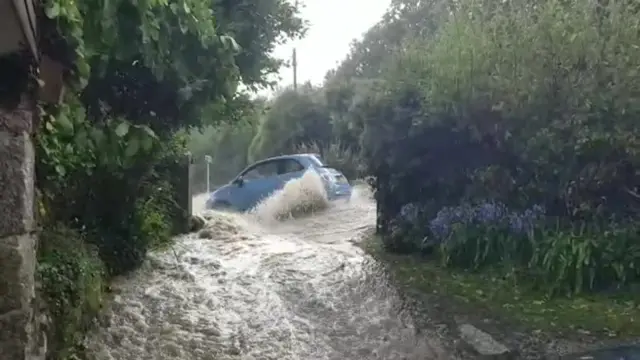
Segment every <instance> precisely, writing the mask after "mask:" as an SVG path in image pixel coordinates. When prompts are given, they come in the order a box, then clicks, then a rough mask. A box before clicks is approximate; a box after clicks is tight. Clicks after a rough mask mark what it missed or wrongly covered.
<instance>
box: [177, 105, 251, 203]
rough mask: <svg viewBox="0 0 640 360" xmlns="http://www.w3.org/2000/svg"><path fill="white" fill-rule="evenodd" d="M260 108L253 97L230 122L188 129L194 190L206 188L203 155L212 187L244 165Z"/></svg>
mask: <svg viewBox="0 0 640 360" xmlns="http://www.w3.org/2000/svg"><path fill="white" fill-rule="evenodd" d="M262 111H263V105H262V101H261V100H257V101H255V102H254V103H253V104H251V106H250V108H249V109H247V110H246V111H244V112H243V114H242V115H241V118H240V119H239V120H238V121H236V122H234V123H227V124H220V125H217V126H208V127H205V128H203V129H201V130H195V129H194V130H192V131H191V133H190V134H189V143H188V149H189V151H190V152H191V154H192V156H193V159H194V169H193V180H192V184H193V191H194V192H196V193H199V192H203V191H205V190H206V188H207V186H206V162H205V156H206V155H209V156H211V158H212V162H211V164H210V179H211V184H210V185H211V186H212V187H215V186H219V185H221V184H224V183H226V182H228V181H229V180H230V179H232V178H233V177H234V176H236V175H237V174H238V173H239V172H240V171H241V170H242V169H244V168H245V167H246V166H247V165H248V163H247V158H248V152H249V145H250V144H251V141H252V139H253V137H254V136H255V134H256V131H257V127H258V123H259V121H260V116H261V114H262Z"/></svg>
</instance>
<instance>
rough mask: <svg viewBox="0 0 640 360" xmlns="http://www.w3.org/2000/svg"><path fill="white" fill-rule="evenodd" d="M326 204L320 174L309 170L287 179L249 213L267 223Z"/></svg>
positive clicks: (310, 210)
mask: <svg viewBox="0 0 640 360" xmlns="http://www.w3.org/2000/svg"><path fill="white" fill-rule="evenodd" d="M328 206H329V200H328V198H327V192H326V190H325V188H324V184H323V182H322V179H321V178H320V175H318V173H317V172H315V171H312V170H309V171H306V172H305V173H304V174H303V175H302V176H301V177H300V178H296V179H292V180H289V181H288V182H287V183H286V184H285V185H284V187H283V188H282V189H281V190H278V191H276V192H275V193H274V194H272V195H271V196H269V197H268V198H266V199H264V200H263V201H262V202H260V203H259V204H258V205H257V206H256V207H255V208H254V209H253V210H252V211H251V214H252V215H254V216H255V217H256V218H257V219H258V220H259V221H260V222H267V223H268V222H271V221H273V220H276V221H281V220H285V219H291V218H296V217H300V216H304V215H309V214H312V213H314V212H317V211H320V210H324V209H326V208H327V207H328Z"/></svg>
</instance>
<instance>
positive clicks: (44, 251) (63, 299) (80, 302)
mask: <svg viewBox="0 0 640 360" xmlns="http://www.w3.org/2000/svg"><path fill="white" fill-rule="evenodd" d="M104 271H105V269H104V267H103V265H102V262H101V261H100V259H99V258H98V256H97V251H96V249H94V248H93V247H91V246H89V245H87V242H86V241H85V239H84V238H83V237H82V236H81V235H80V234H79V233H78V232H76V231H73V230H70V229H68V228H65V227H64V226H62V225H52V226H48V227H46V228H44V229H43V230H42V231H41V232H40V234H39V248H38V265H37V273H38V277H39V282H40V283H41V284H42V290H41V294H42V295H43V296H44V300H45V302H46V304H47V310H48V313H49V314H50V316H51V317H52V328H51V329H49V334H48V338H49V341H50V342H49V356H50V357H51V358H58V359H66V358H67V356H69V355H70V354H72V353H76V352H77V351H78V350H81V346H82V342H83V339H84V333H85V332H86V330H87V329H88V328H89V327H90V326H91V325H92V323H93V319H94V317H95V316H96V315H97V314H98V312H99V311H100V309H101V307H102V303H103V298H104V291H105V285H106V284H105V282H104V276H105V273H104Z"/></svg>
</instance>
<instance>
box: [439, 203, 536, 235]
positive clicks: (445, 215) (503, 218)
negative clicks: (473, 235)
mask: <svg viewBox="0 0 640 360" xmlns="http://www.w3.org/2000/svg"><path fill="white" fill-rule="evenodd" d="M544 213H545V211H544V208H543V207H542V206H540V205H535V206H533V207H532V208H531V209H527V210H525V211H524V212H513V211H509V210H508V208H507V206H506V205H504V204H502V203H498V202H484V203H480V204H477V205H475V206H470V205H466V204H465V205H460V206H454V207H444V208H442V209H440V211H438V213H437V214H436V217H435V218H433V219H432V220H431V221H430V222H429V229H430V230H431V233H432V235H433V236H435V237H436V238H437V239H439V240H440V241H442V240H444V239H446V238H447V237H448V236H449V235H450V233H451V231H452V229H453V227H454V225H456V224H459V225H463V226H479V227H488V226H492V227H498V228H504V229H505V230H508V231H510V232H511V233H513V234H525V233H527V232H529V231H531V230H532V229H533V228H534V227H535V225H536V224H537V223H539V221H540V220H542V218H543V217H544Z"/></svg>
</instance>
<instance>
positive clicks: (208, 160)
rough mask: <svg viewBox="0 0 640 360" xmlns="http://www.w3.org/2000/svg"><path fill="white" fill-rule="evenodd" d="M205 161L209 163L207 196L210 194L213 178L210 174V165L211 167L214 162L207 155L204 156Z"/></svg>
mask: <svg viewBox="0 0 640 360" xmlns="http://www.w3.org/2000/svg"><path fill="white" fill-rule="evenodd" d="M204 160H205V161H206V162H207V194H208V193H209V192H210V190H211V189H210V186H211V177H210V173H209V165H211V162H212V161H213V159H212V158H211V156H209V155H205V156H204Z"/></svg>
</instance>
